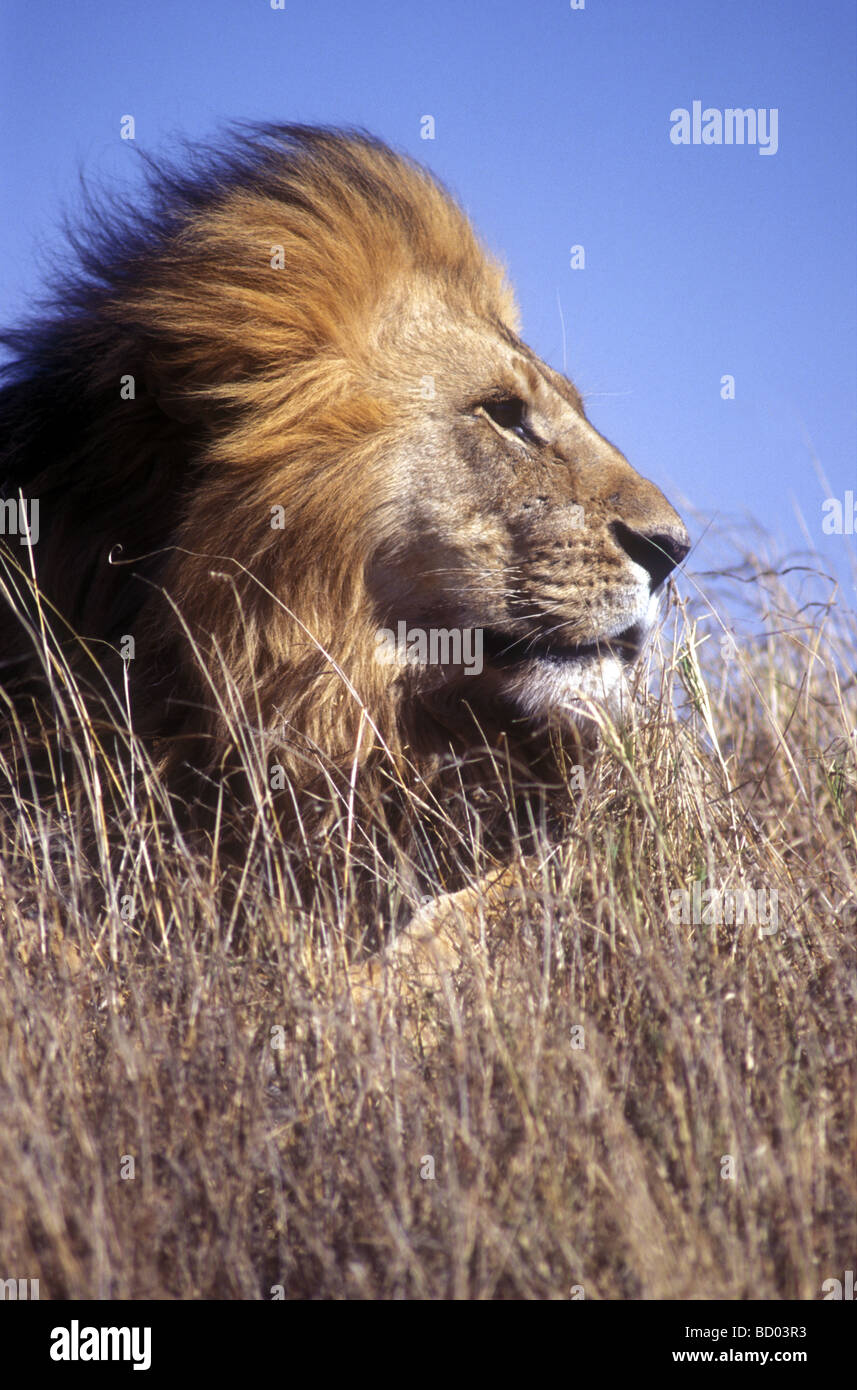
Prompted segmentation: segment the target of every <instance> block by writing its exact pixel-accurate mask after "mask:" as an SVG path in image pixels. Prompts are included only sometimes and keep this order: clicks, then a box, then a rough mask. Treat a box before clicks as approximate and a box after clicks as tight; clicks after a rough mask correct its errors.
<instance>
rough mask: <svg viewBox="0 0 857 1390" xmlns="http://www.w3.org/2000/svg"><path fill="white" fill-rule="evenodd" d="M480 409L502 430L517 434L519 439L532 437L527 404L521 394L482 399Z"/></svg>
mask: <svg viewBox="0 0 857 1390" xmlns="http://www.w3.org/2000/svg"><path fill="white" fill-rule="evenodd" d="M479 409H480V410H481V411H482V412H483V414H485V415H487V416H488V418H489V420H491V421H492V422H493V423H494V424H495V425H497V426H498V428H499V429H501V430H507V431H508V432H509V433H510V434H516V435H517V436H518V438H519V439H531V438H532V430H531V429H530V427H529V424H528V422H527V404H526V401H522V400H521V399H520V397H519V396H500V397H495V398H494V399H489V400H486V401H482V402H481V403H480V405H479Z"/></svg>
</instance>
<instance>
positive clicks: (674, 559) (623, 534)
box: [610, 521, 690, 593]
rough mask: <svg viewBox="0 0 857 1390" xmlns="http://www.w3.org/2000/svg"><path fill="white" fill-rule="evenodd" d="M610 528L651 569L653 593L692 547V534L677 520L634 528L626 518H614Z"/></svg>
mask: <svg viewBox="0 0 857 1390" xmlns="http://www.w3.org/2000/svg"><path fill="white" fill-rule="evenodd" d="M610 529H611V531H612V532H613V536H614V539H615V540H616V541H617V542H618V544H619V545H620V546H621V547H622V549H623V550H624V551H625V554H626V555H627V556H628V557H629V558H630V559H631V560H633V562H634V564H635V565H642V567H643V569H644V570H648V573H649V583H650V587H651V591H652V593H654V592H655V590H656V589H659V588H660V586H661V585H662V584H663V582H664V580H665V579H666V578H667V576H668V575H670V574H672V572H673V570H674V569H675V568H676V566H677V565H680V564H681V562H682V560H683V559H684V557H685V555H686V554H687V552H688V551H689V550H690V536H689V535H688V534H687V531H686V530H685V528H684V527H683V526H682V524H681V522H678V521H677V522H676V524H675V525H668V526H665V525H664V524H663V523H662V524H661V525H660V526H657V527H653V528H652V529H651V530H645V531H634V530H632V528H631V527H630V526H626V525H625V523H624V521H614V522H613V523H612V524H611V527H610Z"/></svg>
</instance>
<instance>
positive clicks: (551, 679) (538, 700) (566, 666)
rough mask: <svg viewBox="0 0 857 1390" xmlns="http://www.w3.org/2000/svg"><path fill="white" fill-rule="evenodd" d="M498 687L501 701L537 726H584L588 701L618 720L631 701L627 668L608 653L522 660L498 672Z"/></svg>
mask: <svg viewBox="0 0 857 1390" xmlns="http://www.w3.org/2000/svg"><path fill="white" fill-rule="evenodd" d="M502 684H503V693H504V695H505V697H506V699H507V700H509V701H510V702H511V703H513V704H514V705H515V706H516V707H517V708H518V709H519V710H520V712H521V713H522V714H523V715H524V716H525V717H526V718H527V720H529V721H530V722H531V723H532V724H534V725H536V726H543V725H546V724H550V723H571V724H575V725H581V724H588V723H590V722H592V721H593V719H594V715H593V710H592V705H593V703H595V704H597V705H598V706H600V707H601V708H602V709H606V710H607V711H608V712H609V714H610V715H611V717H612V718H613V719H614V720H618V721H621V720H622V719H623V717H624V716H625V715H626V714H627V711H628V708H629V703H630V700H631V690H630V685H629V682H628V667H627V665H626V663H625V662H624V661H622V660H620V658H619V657H616V656H612V655H603V656H600V657H581V658H580V659H572V660H569V661H546V660H534V661H527V662H522V663H521V665H520V666H519V667H517V668H516V669H515V670H514V671H508V670H507V671H505V672H504V673H503V681H502Z"/></svg>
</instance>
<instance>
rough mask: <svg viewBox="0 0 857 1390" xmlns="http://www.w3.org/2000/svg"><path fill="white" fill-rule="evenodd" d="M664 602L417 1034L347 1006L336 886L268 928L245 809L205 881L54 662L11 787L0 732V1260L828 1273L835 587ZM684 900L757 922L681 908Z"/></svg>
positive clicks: (840, 978)
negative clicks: (34, 738) (39, 726)
mask: <svg viewBox="0 0 857 1390" xmlns="http://www.w3.org/2000/svg"><path fill="white" fill-rule="evenodd" d="M682 591H683V592H684V593H686V594H688V595H689V601H688V603H687V606H683V605H682V604H680V603H677V601H674V603H673V607H672V610H671V613H670V615H669V620H668V622H667V624H666V626H665V627H664V629H663V631H662V634H661V637H660V643H659V645H658V644H656V647H655V652H654V656H653V659H652V663H651V665H652V681H651V689H650V691H649V693H648V694H646V695H645V696H644V697H643V698H642V703H641V706H640V709H639V711H638V713H637V715H636V717H635V719H634V721H633V722H632V724H631V725H630V726H629V727H628V728H626V729H624V730H623V731H622V732H621V733H620V732H617V731H616V730H611V729H610V728H609V727H607V728H605V738H604V743H603V745H602V747H601V749H600V751H599V752H598V754H597V755H596V757H595V760H594V762H593V764H592V766H590V767H587V769H586V774H585V778H584V786H583V788H582V790H580V791H576V792H575V797H576V806H575V813H574V823H573V826H572V828H571V832H570V834H569V836H568V838H567V840H566V842H565V843H564V844H563V845H562V846H561V847H554V848H553V849H551V848H549V847H545V850H544V853H543V854H542V855H541V857H539V856H533V855H532V854H529V855H528V856H527V857H526V859H524V858H523V856H522V858H521V863H520V865H519V870H518V875H517V877H518V881H519V884H520V886H519V887H518V888H516V889H514V890H512V891H511V893H510V895H509V896H508V897H507V899H506V901H505V903H504V904H501V905H499V906H498V905H497V904H496V903H493V902H491V901H488V902H485V904H484V905H483V906H482V907H481V908H480V906H479V905H478V903H479V899H478V895H474V897H475V899H476V906H472V907H471V908H470V909H469V910H470V912H471V913H472V914H475V915H476V916H477V917H478V916H479V914H480V913H481V914H482V917H483V918H484V921H483V922H482V923H481V924H480V925H484V933H485V942H486V949H485V952H484V953H483V954H482V956H481V958H480V954H479V952H478V951H477V952H475V953H474V952H473V951H468V950H467V949H465V950H463V965H462V968H461V970H460V971H459V972H458V975H457V976H456V978H454V979H453V980H452V981H450V982H449V983H448V984H447V986H446V987H438V988H437V989H436V990H434V991H433V992H430V993H429V995H428V997H426V998H425V999H423V1000H422V1001H421V1004H420V1017H421V1019H422V1020H423V1023H424V1024H425V1027H424V1028H422V1030H421V1031H416V1032H415V1030H414V1029H413V1028H412V1027H403V1026H401V1018H402V1012H401V1009H400V1007H399V1001H397V999H396V989H395V982H394V981H393V982H390V981H389V980H388V982H387V986H386V990H385V992H383V993H382V994H381V996H380V997H379V1000H378V1002H377V1003H376V1004H370V1005H362V1004H361V1005H360V1006H357V1005H356V1004H354V1003H353V1001H352V1002H350V1001H349V997H348V991H347V987H346V975H345V959H346V950H345V946H346V942H347V941H348V940H350V939H352V938H353V936H354V933H355V931H356V930H357V929H356V928H355V925H354V910H353V903H351V901H350V899H349V892H348V890H347V887H346V888H345V889H342V885H331V888H332V890H333V889H337V890H338V891H339V896H338V907H331V908H330V909H329V910H328V911H327V912H324V913H322V912H317V911H314V910H310V911H308V912H305V913H299V912H297V911H296V909H295V907H294V904H293V898H292V895H291V894H290V891H289V884H288V881H287V879H288V875H287V873H286V871H285V869H284V867H283V858H282V852H281V851H282V846H281V845H280V844H279V843H278V842H277V838H276V835H275V833H274V832H273V831H272V830H271V828H270V827H271V824H272V821H271V818H270V816H268V815H267V814H266V809H265V806H264V804H263V803H264V800H265V795H266V793H265V791H264V789H262V791H261V792H260V800H259V802H258V803H257V805H256V807H255V808H252V807H251V808H250V810H249V811H248V816H247V832H248V837H250V838H253V834H254V826H255V838H254V839H253V848H252V851H251V852H250V853H249V854H248V857H247V865H246V868H247V872H246V875H245V877H244V878H243V880H242V882H241V883H240V885H239V888H238V890H237V894H236V893H235V892H233V893H232V894H231V895H230V896H227V898H226V899H224V898H223V897H222V896H221V895H220V894H219V892H218V875H219V864H218V862H217V860H216V859H215V860H212V857H211V855H210V854H209V855H208V856H206V855H203V854H201V853H199V852H197V851H195V850H193V849H192V848H190V847H189V845H187V844H186V842H185V840H184V837H183V835H182V833H181V830H180V828H179V827H178V826H177V825H175V824H174V823H172V821H171V811H170V803H169V800H168V798H167V797H166V795H165V793H164V791H163V788H161V787H160V786H159V785H158V782H157V779H156V778H155V777H154V776H153V774H152V772H151V769H150V768H149V767H148V766H147V763H146V759H145V754H144V753H143V751H142V750H140V749H133V747H132V745H131V744H130V742H129V740H128V739H127V738H122V737H118V738H117V737H114V736H110V735H108V734H107V733H106V732H105V729H104V728H102V727H101V726H99V725H98V724H97V723H90V722H88V720H87V718H86V717H85V715H84V714H83V709H82V706H80V705H79V704H78V703H77V702H76V696H75V692H74V689H73V686H71V685H70V684H69V682H68V681H67V679H66V677H65V675H64V673H63V670H62V665H61V663H56V664H55V665H54V668H53V677H52V679H53V684H54V692H55V726H54V728H53V729H52V730H48V731H46V735H45V743H46V746H48V747H49V748H50V749H51V757H52V759H53V762H52V776H51V779H50V782H49V785H48V787H47V789H46V784H45V782H44V781H43V780H42V781H39V780H38V779H37V778H36V776H35V773H34V774H33V777H32V778H31V777H30V775H29V771H28V753H27V741H26V738H25V736H24V734H23V731H22V730H20V729H17V731H16V724H15V717H14V715H13V713H12V711H11V709H9V708H7V709H6V710H5V711H4V718H5V720H6V722H7V733H8V738H7V741H6V744H5V751H4V753H3V762H2V765H0V792H2V807H3V810H2V822H0V922H1V923H2V951H3V962H2V970H0V1032H2V1037H0V1115H2V1122H0V1278H2V1279H8V1278H15V1279H23V1278H26V1279H31V1278H37V1279H39V1281H40V1291H41V1297H42V1298H114V1299H143V1298H177V1299H192V1298H241V1299H258V1298H263V1299H267V1298H270V1297H272V1290H274V1289H275V1288H276V1287H277V1286H281V1288H282V1291H283V1292H284V1294H285V1297H287V1298H293V1297H315V1298H319V1297H322V1298H394V1297H405V1298H536V1299H544V1298H552V1299H567V1298H569V1297H573V1296H580V1294H581V1292H583V1293H584V1294H585V1297H586V1298H588V1299H639V1298H647V1299H676V1298H678V1299H694V1298H719V1299H742V1298H744V1299H780V1298H800V1299H818V1298H820V1297H821V1296H822V1284H823V1282H824V1281H825V1280H827V1279H830V1278H839V1279H842V1278H843V1274H844V1272H845V1270H847V1269H853V1268H854V1267H855V1266H854V1259H855V1253H857V1217H855V1213H857V1179H855V1161H854V1160H855V1137H857V1135H855V1116H857V1107H855V1096H854V1089H855V1066H854V1061H855V1058H854V1016H855V993H856V992H857V986H855V936H857V906H855V904H857V832H855V799H857V796H856V794H855V789H857V774H855V752H857V746H856V745H857V735H855V730H857V687H855V674H854V673H855V669H857V623H855V619H854V614H853V612H851V611H850V603H851V600H852V599H853V595H848V594H847V593H846V595H845V599H844V601H843V595H842V593H841V592H840V591H838V590H837V589H836V587H835V585H834V584H833V582H832V581H830V580H828V579H826V578H824V577H823V576H821V575H819V574H812V573H810V571H809V570H807V569H805V568H793V567H788V566H780V567H776V566H772V565H769V564H768V563H767V562H766V561H765V560H763V559H759V558H755V559H753V558H746V557H745V560H744V562H743V563H742V564H741V565H736V567H735V568H734V569H733V570H731V571H730V572H729V573H728V574H723V575H721V576H719V577H716V576H710V575H709V576H697V577H696V584H695V586H693V585H688V584H686V583H683V585H682ZM733 628H734V631H735V634H736V639H735V640H732V638H731V637H730V635H729V634H730V633H731V632H732V631H733ZM660 663H663V667H664V678H663V680H662V681H661V680H659V679H657V678H656V673H657V671H658V668H659V664H660ZM79 827H86V829H85V831H84V830H83V829H79ZM117 847H118V848H117ZM695 882H698V883H699V884H700V891H703V890H708V889H712V888H713V889H715V890H724V889H729V890H732V891H733V892H739V893H743V894H744V895H745V896H744V898H742V899H741V901H742V903H744V904H745V915H751V914H750V913H749V908H747V907H746V904H749V903H750V902H751V901H752V902H755V903H757V905H760V906H761V907H762V911H761V912H760V914H759V915H760V916H761V917H762V919H763V920H762V921H761V922H760V923H755V924H753V923H750V922H748V921H746V920H745V921H744V922H743V923H740V922H736V921H732V922H730V921H728V920H725V921H722V922H720V923H711V922H704V921H698V920H697V921H696V922H694V921H692V920H691V921H684V922H682V921H681V920H680V917H681V913H680V912H679V913H677V912H676V911H675V910H674V906H675V904H676V903H677V902H679V903H680V902H681V899H680V898H677V897H675V896H674V895H675V894H680V893H681V892H688V893H691V894H692V889H693V884H694V883H695ZM750 894H752V895H753V897H752V899H750V897H749V895H750ZM760 894H761V896H758V897H757V895H760ZM772 894H776V914H775V917H774V918H772V917H771V905H772V903H773V901H774V899H773V897H772ZM330 901H331V902H335V901H337V899H336V897H335V894H334V893H333V891H332V893H331V899H330ZM690 901H691V913H690V916H691V917H692V916H693V911H692V897H691V900H690ZM713 901H714V904H715V907H714V912H713V915H714V916H715V917H716V916H718V915H720V916H723V917H724V918H728V917H729V916H730V915H737V916H740V915H741V914H740V913H738V914H730V912H729V911H728V910H727V911H723V912H721V913H719V914H718V911H717V907H716V904H717V903H718V901H719V902H720V903H721V905H723V904H725V903H726V902H727V901H728V899H726V898H724V897H721V898H720V899H718V898H716V897H715V899H714V900H713ZM732 901H733V902H734V899H733V900H732ZM671 909H673V910H671ZM686 915H687V914H686ZM696 916H697V917H699V913H698V912H697V913H696ZM676 918H679V920H676ZM492 942H503V943H505V944H504V948H503V949H502V950H493V949H492V948H491V943H492ZM432 1174H433V1175H432Z"/></svg>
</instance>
